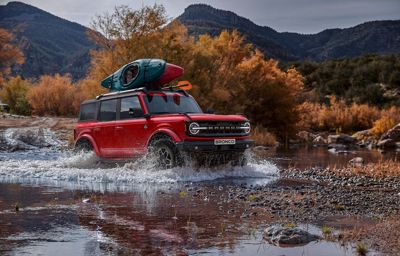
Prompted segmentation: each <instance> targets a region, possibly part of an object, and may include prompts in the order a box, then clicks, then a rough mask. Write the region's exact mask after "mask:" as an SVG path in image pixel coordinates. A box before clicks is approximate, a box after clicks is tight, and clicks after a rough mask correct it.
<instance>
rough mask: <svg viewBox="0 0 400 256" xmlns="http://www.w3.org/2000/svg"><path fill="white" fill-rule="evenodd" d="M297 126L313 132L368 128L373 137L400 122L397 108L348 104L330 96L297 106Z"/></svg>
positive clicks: (378, 135) (399, 113)
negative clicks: (326, 99)
mask: <svg viewBox="0 0 400 256" xmlns="http://www.w3.org/2000/svg"><path fill="white" fill-rule="evenodd" d="M299 111H300V122H299V127H300V128H301V129H305V130H313V131H337V130H340V131H343V132H354V131H360V130H365V129H371V128H372V130H371V131H372V133H373V134H374V135H375V136H376V137H380V136H381V135H382V134H383V133H385V132H386V131H388V130H389V129H390V128H392V127H393V126H395V125H396V124H397V123H399V122H400V109H399V108H397V107H391V108H389V109H379V108H377V107H374V106H369V105H367V104H356V103H353V104H351V105H347V104H346V103H345V102H344V101H343V100H339V99H336V98H330V100H329V103H328V104H327V105H325V104H319V103H312V102H305V103H303V104H301V105H299Z"/></svg>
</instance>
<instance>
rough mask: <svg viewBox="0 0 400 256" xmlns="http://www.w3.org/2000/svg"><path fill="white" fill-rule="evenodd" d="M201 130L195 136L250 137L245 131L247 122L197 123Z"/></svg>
mask: <svg viewBox="0 0 400 256" xmlns="http://www.w3.org/2000/svg"><path fill="white" fill-rule="evenodd" d="M197 123H198V124H199V125H200V128H201V130H200V131H199V133H198V134H196V135H194V136H214V137H217V136H244V135H248V134H247V133H246V132H245V130H244V129H243V124H244V123H245V122H232V121H207V122H204V121H203V122H197Z"/></svg>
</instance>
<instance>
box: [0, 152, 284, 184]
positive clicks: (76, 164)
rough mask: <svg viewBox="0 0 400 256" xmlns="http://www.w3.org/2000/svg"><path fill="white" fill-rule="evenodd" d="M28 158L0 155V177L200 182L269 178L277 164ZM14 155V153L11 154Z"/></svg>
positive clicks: (64, 156)
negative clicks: (163, 165)
mask: <svg viewBox="0 0 400 256" xmlns="http://www.w3.org/2000/svg"><path fill="white" fill-rule="evenodd" d="M32 154H33V155H32V156H31V157H30V158H27V157H25V158H22V159H18V158H16V157H13V156H12V155H10V157H7V156H5V155H4V154H3V155H2V158H0V179H2V180H3V181H5V180H8V181H12V180H13V181H15V180H18V179H24V180H27V179H29V180H31V179H41V180H43V179H46V180H53V181H64V182H77V183H82V182H90V183H93V182H94V183H114V184H124V183H125V184H139V183H159V184H172V183H178V182H202V181H212V180H217V179H227V178H228V179H229V178H231V179H234V178H271V177H273V176H275V175H276V174H277V173H278V168H277V167H276V166H275V165H273V164H271V163H269V162H267V161H262V162H253V161H251V162H250V163H249V164H248V165H247V166H244V167H232V166H222V167H221V166H220V167H215V168H191V167H177V168H173V169H167V170H157V169H155V168H154V162H153V161H152V159H148V158H142V159H138V160H136V161H134V162H128V163H123V164H115V163H114V164H106V165H105V164H101V163H100V162H99V159H98V158H97V157H96V156H95V155H94V154H93V153H78V154H73V153H71V152H64V153H61V154H60V155H59V157H57V158H54V157H53V158H50V159H43V157H42V158H39V159H37V158H36V157H35V155H34V154H35V151H32ZM14 156H15V155H14Z"/></svg>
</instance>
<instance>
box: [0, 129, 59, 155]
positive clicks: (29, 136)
mask: <svg viewBox="0 0 400 256" xmlns="http://www.w3.org/2000/svg"><path fill="white" fill-rule="evenodd" d="M0 137H1V138H0V142H2V148H5V149H6V150H10V151H16V150H27V149H35V148H45V147H57V146H62V145H63V142H62V141H60V140H58V139H57V135H56V134H55V132H53V131H51V130H50V129H48V128H40V127H26V128H8V129H6V130H4V132H2V133H1V134H0Z"/></svg>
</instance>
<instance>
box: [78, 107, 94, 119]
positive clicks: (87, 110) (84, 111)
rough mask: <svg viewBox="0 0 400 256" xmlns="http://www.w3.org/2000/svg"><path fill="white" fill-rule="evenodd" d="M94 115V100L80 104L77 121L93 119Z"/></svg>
mask: <svg viewBox="0 0 400 256" xmlns="http://www.w3.org/2000/svg"><path fill="white" fill-rule="evenodd" d="M95 117H96V102H92V103H86V104H82V105H81V111H80V114H79V121H88V120H94V119H95Z"/></svg>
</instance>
